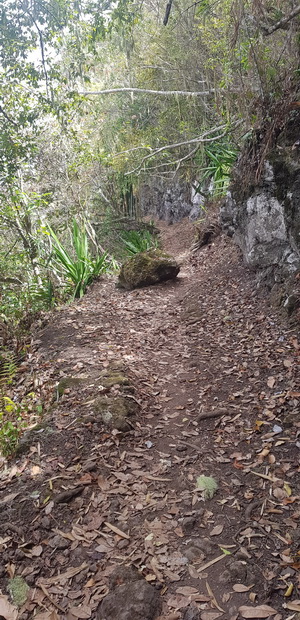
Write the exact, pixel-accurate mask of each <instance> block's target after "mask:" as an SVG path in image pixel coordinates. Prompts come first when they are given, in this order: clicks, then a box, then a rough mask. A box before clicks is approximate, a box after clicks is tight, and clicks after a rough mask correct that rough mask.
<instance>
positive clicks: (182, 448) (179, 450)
mask: <svg viewBox="0 0 300 620" xmlns="http://www.w3.org/2000/svg"><path fill="white" fill-rule="evenodd" d="M176 450H177V452H186V451H187V446H183V445H181V444H179V445H178V446H176Z"/></svg>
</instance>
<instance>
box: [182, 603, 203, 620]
mask: <svg viewBox="0 0 300 620" xmlns="http://www.w3.org/2000/svg"><path fill="white" fill-rule="evenodd" d="M182 620H200V613H199V610H198V609H197V608H196V607H193V606H191V605H189V606H188V607H187V608H186V609H185V610H184V614H183V617H182Z"/></svg>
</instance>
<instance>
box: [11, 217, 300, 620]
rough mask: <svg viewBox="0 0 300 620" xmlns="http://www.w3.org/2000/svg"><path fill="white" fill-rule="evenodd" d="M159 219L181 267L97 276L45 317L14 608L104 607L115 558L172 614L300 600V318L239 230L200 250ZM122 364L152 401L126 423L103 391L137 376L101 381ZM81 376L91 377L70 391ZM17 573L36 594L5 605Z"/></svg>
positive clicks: (294, 610) (18, 528) (71, 611)
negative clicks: (161, 277)
mask: <svg viewBox="0 0 300 620" xmlns="http://www.w3.org/2000/svg"><path fill="white" fill-rule="evenodd" d="M160 228H161V231H162V239H163V246H164V248H165V249H166V250H167V251H169V252H170V253H172V254H173V255H175V256H176V257H177V258H178V260H179V261H180V262H181V263H182V269H181V272H180V274H179V277H178V279H177V280H176V281H173V282H167V283H163V284H161V285H158V286H154V287H149V288H143V289H139V290H134V291H131V292H125V291H122V290H120V289H118V288H116V286H115V280H114V279H113V278H108V279H103V280H101V281H99V282H97V283H95V284H94V285H93V286H92V287H91V288H90V290H89V291H88V293H87V295H86V296H85V297H84V298H83V299H82V300H80V301H78V302H76V303H73V304H71V305H69V306H66V307H64V308H62V309H60V310H59V311H55V312H54V313H53V314H52V316H51V317H50V320H49V321H48V322H47V324H46V325H45V327H44V328H40V330H39V331H36V332H35V334H34V337H33V343H32V347H31V351H30V354H29V355H28V358H27V359H26V361H25V362H24V363H23V365H22V366H21V368H20V371H19V375H18V380H17V383H16V386H15V388H12V395H13V389H15V393H16V394H18V393H20V394H21V393H25V392H30V391H31V390H35V392H38V393H40V395H41V397H42V398H43V400H44V402H45V403H50V402H51V401H52V402H51V406H50V407H49V409H48V412H47V413H46V415H45V417H44V421H43V424H42V425H41V427H40V428H39V429H38V430H36V431H35V432H31V433H29V435H25V438H23V440H22V442H21V447H20V450H19V452H18V454H17V456H16V457H15V458H14V459H11V460H9V461H8V462H6V461H4V459H3V460H2V462H1V466H2V469H1V471H0V511H1V523H0V550H1V556H2V561H1V566H0V580H1V589H2V597H0V615H2V617H9V618H13V617H18V618H20V619H21V620H26V619H29V618H34V617H35V618H37V619H38V620H46V619H51V620H55V619H56V618H66V619H67V620H73V619H74V618H97V614H98V611H97V610H98V608H99V604H100V602H101V600H102V599H103V598H104V597H105V596H106V595H107V594H108V592H109V590H110V584H111V580H110V575H111V573H112V572H114V570H115V568H116V567H117V566H122V567H125V568H124V569H123V570H125V571H126V570H128V574H130V569H129V567H135V568H136V569H138V571H139V572H140V574H141V576H142V577H143V579H145V580H146V581H147V582H148V583H149V584H151V585H152V587H153V588H155V589H156V590H157V591H158V592H159V594H160V596H161V601H162V611H161V612H160V613H161V615H160V619H161V620H180V619H183V618H184V619H185V620H196V619H201V620H215V619H217V618H221V619H226V620H239V619H241V618H272V620H280V619H288V618H289V619H292V618H293V619H296V618H299V617H300V616H299V614H298V612H300V600H299V599H300V592H299V587H300V580H299V576H300V573H299V569H300V551H299V541H300V526H299V517H300V504H299V502H300V481H299V475H298V472H299V448H300V439H298V435H299V429H300V418H299V401H300V391H299V390H300V386H299V374H298V375H297V368H298V370H299V339H298V337H297V333H296V328H295V327H292V326H291V325H290V324H288V323H287V322H286V320H285V319H283V318H282V317H280V316H279V315H278V314H277V313H275V312H274V310H272V309H271V307H270V306H269V305H268V301H267V298H265V297H264V295H263V294H261V293H259V291H258V290H257V287H256V280H255V274H254V273H252V272H251V271H249V270H248V269H247V268H246V267H245V266H244V265H243V262H242V258H241V256H240V252H239V250H238V249H237V248H236V247H235V246H234V245H233V243H232V242H231V241H230V240H229V239H228V238H226V237H224V236H222V235H220V236H219V237H217V239H215V240H214V242H213V243H212V244H211V245H210V246H207V247H205V248H203V249H202V250H201V251H199V252H194V253H191V252H190V251H189V248H190V246H191V244H192V241H193V234H194V231H193V226H192V225H191V224H190V223H189V222H188V221H184V222H182V223H179V224H176V225H173V226H169V227H168V226H166V225H162V224H160ZM297 364H298V365H297ZM112 368H113V369H114V371H113V372H116V369H117V372H119V373H120V374H121V375H122V376H123V377H124V376H126V379H127V380H128V381H129V383H130V385H129V386H127V387H126V386H125V390H127V391H126V393H127V396H128V398H131V399H132V400H133V401H134V402H135V403H136V405H139V407H140V412H139V413H138V415H137V416H136V417H134V418H131V419H130V429H131V430H130V431H129V432H127V433H121V432H119V431H117V430H112V429H111V428H109V427H105V426H104V425H103V423H102V421H101V420H100V415H99V412H97V410H96V406H95V403H96V401H97V398H98V397H99V395H100V396H101V395H102V396H103V395H106V394H109V395H110V396H111V397H113V396H117V395H118V394H119V392H120V391H121V392H122V390H123V389H124V387H122V385H119V384H116V385H112V387H107V385H106V386H105V385H104V386H103V385H102V383H101V379H99V377H100V373H102V375H101V377H102V378H103V371H105V372H106V373H108V375H109V373H110V372H112ZM70 376H72V377H73V378H74V377H75V378H76V377H77V378H78V377H79V378H81V379H84V381H81V382H78V383H76V382H75V381H73V382H72V381H71V382H70V381H69V382H68V381H67V382H66V383H65V385H64V388H65V389H64V392H63V394H62V391H63V390H61V389H59V390H58V389H57V388H55V385H57V383H58V382H59V381H61V380H62V379H63V378H64V377H70ZM103 382H104V383H105V381H103ZM60 385H62V384H60ZM53 395H54V396H53ZM201 475H205V476H209V477H213V478H214V479H215V480H216V481H217V484H218V489H217V490H216V491H215V493H214V495H213V497H211V498H208V497H206V498H205V492H203V491H201V490H200V489H198V488H197V478H198V477H199V476H201ZM15 576H22V577H23V578H24V580H25V581H26V582H27V584H28V585H29V586H30V590H29V592H28V597H27V601H26V602H25V603H24V604H23V605H22V606H21V608H20V609H19V611H18V612H15V611H13V608H11V609H10V610H9V612H8V611H6V612H3V605H4V601H6V596H7V585H8V580H9V579H11V578H12V577H15ZM1 605H2V606H1ZM249 609H250V611H249ZM5 613H6V614H8V615H6V616H5ZM16 613H17V615H16ZM9 614H11V615H9ZM36 614H37V615H36ZM116 620H117V618H116ZM132 620H135V618H134V616H133V617H132ZM145 620H147V619H146V618H145Z"/></svg>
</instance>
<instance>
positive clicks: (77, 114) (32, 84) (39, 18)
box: [0, 0, 300, 338]
mask: <svg viewBox="0 0 300 620" xmlns="http://www.w3.org/2000/svg"><path fill="white" fill-rule="evenodd" d="M299 13H300V8H299V7H298V6H297V5H295V6H294V8H291V2H290V1H288V0H284V1H282V0H281V1H280V2H279V0H273V1H270V0H263V2H257V0H247V1H246V2H244V1H242V0H199V1H198V2H195V3H192V4H190V3H189V2H186V1H185V0H184V1H183V3H181V4H180V5H177V4H172V1H171V2H169V4H168V5H166V3H165V2H162V1H161V0H157V2H154V3H153V2H150V1H148V0H146V1H145V2H144V3H143V4H141V5H137V4H135V3H134V2H132V1H131V0H120V1H119V2H118V3H110V2H109V0H108V2H101V1H99V0H17V1H12V0H3V2H2V6H1V9H0V88H1V100H0V192H1V207H0V231H1V239H0V286H1V300H0V312H1V321H2V331H3V334H5V333H7V331H8V328H9V325H10V324H13V325H14V326H15V324H16V321H20V319H24V315H25V316H26V315H27V316H28V313H29V311H30V313H33V314H34V312H35V311H36V310H39V309H40V308H47V307H48V308H50V307H52V306H53V305H54V304H55V303H57V302H59V301H61V300H65V299H66V297H67V296H68V295H69V294H71V295H73V296H74V295H75V296H76V295H81V294H82V293H83V292H84V290H85V289H86V286H87V285H88V284H89V283H90V282H91V280H92V279H93V278H94V277H96V276H97V275H98V274H99V273H100V272H101V271H103V270H104V269H106V268H108V269H111V268H112V267H114V266H116V262H115V261H114V258H113V257H112V255H111V254H112V247H111V245H112V244H111V243H110V241H109V240H110V234H111V232H112V231H113V230H114V222H115V220H116V218H118V216H120V215H124V214H125V215H128V214H130V215H133V216H136V215H139V203H138V196H139V188H140V187H141V185H142V184H143V183H144V182H145V181H146V180H147V183H150V184H151V182H153V183H154V182H155V180H156V179H159V180H162V181H163V182H164V183H167V182H169V183H172V182H173V179H174V177H175V178H182V179H186V180H188V181H193V182H195V181H196V184H197V185H198V186H199V187H200V186H202V185H203V184H205V183H206V184H209V181H210V180H211V179H213V181H214V183H213V184H212V185H211V187H213V191H214V192H215V193H222V192H224V191H225V189H226V185H227V182H228V177H229V174H230V169H231V166H232V164H233V162H234V161H235V158H236V155H237V153H238V150H239V148H240V146H241V144H242V143H243V142H244V141H245V140H247V137H248V136H249V132H251V131H252V129H253V128H255V127H258V126H260V125H261V124H262V123H265V127H266V135H267V136H269V137H270V132H271V131H272V128H273V125H274V118H276V119H278V117H280V114H282V110H283V109H284V106H286V105H289V104H290V102H291V101H292V100H293V99H295V96H296V87H297V79H298V71H299V66H298V62H299V33H298V24H299ZM99 93H100V94H99ZM268 130H269V133H268ZM269 137H268V139H269ZM207 186H208V185H206V187H207ZM74 217H75V218H76V222H77V223H76V222H75V223H74ZM95 231H96V232H95ZM72 238H73V244H72ZM113 238H114V243H113V246H114V247H115V246H116V238H115V237H113ZM129 241H130V240H129ZM119 242H120V244H121V246H122V243H123V246H124V241H122V236H121V235H119V236H118V243H117V245H118V244H119ZM125 245H126V243H125ZM127 248H129V246H128V239H127ZM107 252H108V255H107ZM117 253H118V256H119V257H120V255H121V254H122V252H120V249H119V250H118V251H117ZM63 254H64V256H63ZM117 258H118V257H117ZM76 269H77V272H76ZM74 270H75V271H74ZM72 282H73V285H74V286H73V287H72V285H71V284H72ZM74 287H75V289H74ZM3 338H4V336H3Z"/></svg>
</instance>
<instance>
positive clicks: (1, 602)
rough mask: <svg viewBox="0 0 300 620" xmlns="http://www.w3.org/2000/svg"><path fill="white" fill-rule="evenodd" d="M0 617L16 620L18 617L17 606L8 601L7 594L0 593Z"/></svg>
mask: <svg viewBox="0 0 300 620" xmlns="http://www.w3.org/2000/svg"><path fill="white" fill-rule="evenodd" d="M0 617H2V618H4V619H5V620H17V617H18V608H17V607H15V605H12V604H11V603H10V602H9V600H8V597H7V596H5V595H2V594H1V595H0Z"/></svg>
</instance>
